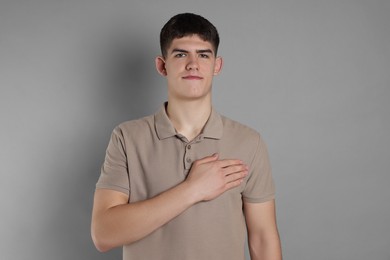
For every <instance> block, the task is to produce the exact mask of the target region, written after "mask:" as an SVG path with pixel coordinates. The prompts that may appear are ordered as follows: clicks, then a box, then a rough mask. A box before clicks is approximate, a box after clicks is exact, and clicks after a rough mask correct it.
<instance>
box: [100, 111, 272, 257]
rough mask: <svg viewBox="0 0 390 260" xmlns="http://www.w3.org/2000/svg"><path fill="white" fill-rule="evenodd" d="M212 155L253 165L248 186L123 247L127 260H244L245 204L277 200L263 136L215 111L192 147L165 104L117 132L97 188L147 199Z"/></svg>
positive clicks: (133, 199)
mask: <svg viewBox="0 0 390 260" xmlns="http://www.w3.org/2000/svg"><path fill="white" fill-rule="evenodd" d="M214 153H218V154H219V156H220V158H221V159H240V160H242V161H244V162H245V163H246V164H247V165H248V166H249V174H248V176H247V177H246V178H245V180H244V182H243V183H242V184H241V185H240V186H239V187H236V188H234V189H232V190H229V191H227V192H225V193H224V194H222V195H221V196H219V197H218V198H216V199H214V200H212V201H208V202H200V203H197V204H195V205H194V206H192V207H191V208H189V209H187V210H186V211H185V212H183V213H182V214H181V215H179V216H177V217H176V218H174V219H172V220H171V221H170V222H168V223H167V224H165V225H164V226H162V227H161V228H159V229H157V230H156V231H154V232H153V233H151V234H150V235H148V236H147V237H145V238H143V239H141V240H139V241H137V242H135V243H133V244H130V245H125V246H124V247H123V259H125V260H130V259H132V260H138V259H142V260H149V259H150V260H152V259H153V260H155V259H161V260H176V259H177V260H201V259H202V260H205V259H212V260H219V259H220V260H230V259H231V260H240V259H245V256H244V245H245V237H246V225H245V218H244V215H243V210H242V205H243V201H246V202H251V203H260V202H265V201H268V200H271V199H273V198H274V184H273V180H272V176H271V167H270V164H269V159H268V153H267V148H266V145H265V143H264V142H263V140H262V138H261V137H260V135H259V134H258V133H257V132H256V131H254V130H252V129H251V128H249V127H247V126H244V125H242V124H240V123H237V122H235V121H232V120H230V119H228V118H226V117H224V116H221V115H219V114H218V113H217V112H216V111H214V110H213V111H212V113H211V115H210V118H209V120H208V121H207V123H206V125H205V127H204V129H203V131H202V133H201V134H200V135H199V136H198V137H197V138H195V139H194V140H192V141H191V142H189V141H188V140H187V139H186V138H185V137H184V136H182V135H180V134H178V133H177V132H176V130H175V129H174V127H173V125H172V123H171V122H170V120H169V118H168V116H167V114H166V111H165V106H163V107H162V108H161V109H160V110H159V111H158V112H157V113H156V114H155V115H152V116H148V117H144V118H141V119H138V120H133V121H128V122H125V123H122V124H120V125H119V126H117V127H116V128H115V129H114V131H113V133H112V136H111V140H110V142H109V145H108V148H107V152H106V158H105V161H104V164H103V166H102V170H101V175H100V178H99V180H98V182H97V185H96V187H97V188H104V189H112V190H117V191H120V192H124V193H126V194H128V195H129V197H130V200H129V203H132V202H136V201H142V200H146V199H149V198H152V197H154V196H156V195H158V194H159V193H161V192H164V191H166V190H167V189H169V188H172V187H174V186H176V185H178V184H179V183H181V182H183V181H184V180H185V178H186V176H187V174H188V172H189V170H190V169H191V165H192V162H194V161H195V160H198V159H201V158H204V157H206V156H210V155H212V154H214Z"/></svg>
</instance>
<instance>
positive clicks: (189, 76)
mask: <svg viewBox="0 0 390 260" xmlns="http://www.w3.org/2000/svg"><path fill="white" fill-rule="evenodd" d="M183 79H188V80H200V79H203V78H202V77H199V76H193V75H188V76H184V77H183Z"/></svg>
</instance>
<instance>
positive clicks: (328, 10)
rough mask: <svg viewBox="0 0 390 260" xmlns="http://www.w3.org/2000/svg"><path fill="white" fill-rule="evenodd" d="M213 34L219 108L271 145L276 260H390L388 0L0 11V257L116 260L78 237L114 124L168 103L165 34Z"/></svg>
mask: <svg viewBox="0 0 390 260" xmlns="http://www.w3.org/2000/svg"><path fill="white" fill-rule="evenodd" d="M186 11H189V12H195V13H199V14H201V15H203V16H205V17H206V18H208V19H209V20H210V21H211V22H213V23H214V24H215V25H216V26H217V28H218V29H219V32H220V36H221V46H220V53H219V54H220V55H222V56H223V57H224V61H225V63H224V68H223V71H222V74H221V75H219V76H218V77H217V78H216V79H215V81H214V105H215V108H216V109H217V110H218V111H219V112H221V113H223V114H225V115H227V116H229V117H231V118H234V119H237V120H238V121H241V122H242V123H245V124H247V125H249V126H251V127H253V128H255V129H257V130H258V131H260V132H261V133H262V135H263V137H264V138H265V140H266V142H267V144H268V146H269V151H270V157H271V162H272V165H273V174H274V179H275V182H276V185H277V214H278V224H279V229H280V235H281V239H282V245H283V254H284V259H287V260H290V259H292V260H306V259H310V260H312V259H316V260H322V259H323V260H329V259H335V260H339V259H354V260H356V259H360V260H367V259H378V260H380V259H381V260H389V259H390V224H389V223H390V206H389V205H390V203H389V199H390V189H389V188H388V186H389V184H390V174H389V168H390V151H389V150H390V149H389V147H390V138H389V133H390V116H389V114H390V113H389V112H390V111H389V110H390V105H389V103H390V102H389V98H390V15H389V14H390V1H388V0H365V1H364V0H339V1H335V0H328V1H319V0H297V1H287V0H285V1H281V0H273V1H271V0H269V1H260V0H258V1H222V0H221V1H211V0H209V1H179V0H171V1H157V0H154V1H135V0H132V1H125V0H122V1H103V0H77V1H76V0H68V1H61V0H35V1H28V0H26V1H23V0H2V1H1V2H0V88H1V92H0V118H1V130H0V131H1V135H0V144H1V149H0V158H1V175H0V178H1V181H0V207H1V214H0V227H1V228H0V254H1V259H10V260H24V259H48V260H51V259H120V258H121V249H117V250H113V251H111V252H109V253H106V254H101V253H99V252H97V251H96V250H95V248H94V246H93V244H92V241H91V238H90V218H91V208H92V198H93V192H94V188H95V183H96V181H97V178H98V176H99V173H100V166H101V164H102V162H103V159H104V153H105V149H106V146H107V143H108V140H109V136H110V133H111V131H112V129H113V128H114V127H115V126H116V125H117V124H118V123H120V122H122V121H125V120H130V119H134V118H138V117H140V116H144V115H148V114H150V113H154V112H155V111H156V110H157V109H158V108H159V107H160V106H161V104H162V102H164V101H165V99H166V94H165V92H166V89H165V88H166V87H165V81H164V79H163V78H162V77H160V76H159V75H158V74H157V72H156V71H155V68H154V57H155V56H156V55H158V54H159V45H158V34H159V31H160V29H161V27H162V25H163V24H164V23H165V22H166V21H167V20H168V19H169V18H170V17H171V16H172V15H174V14H176V13H179V12H186Z"/></svg>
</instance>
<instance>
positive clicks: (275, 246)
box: [248, 234, 282, 260]
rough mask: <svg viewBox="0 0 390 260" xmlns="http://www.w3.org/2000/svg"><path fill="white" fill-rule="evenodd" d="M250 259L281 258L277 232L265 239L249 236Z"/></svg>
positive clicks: (272, 259) (266, 259)
mask: <svg viewBox="0 0 390 260" xmlns="http://www.w3.org/2000/svg"><path fill="white" fill-rule="evenodd" d="M248 243H249V251H250V255H251V260H281V259H282V250H281V245H280V239H279V236H278V235H277V234H275V235H274V236H273V237H269V238H267V239H251V238H249V241H248Z"/></svg>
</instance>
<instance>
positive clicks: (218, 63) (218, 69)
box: [214, 56, 223, 76]
mask: <svg viewBox="0 0 390 260" xmlns="http://www.w3.org/2000/svg"><path fill="white" fill-rule="evenodd" d="M222 66H223V59H222V57H219V56H218V57H217V58H215V64H214V76H216V75H218V74H219V73H220V72H221V70H222Z"/></svg>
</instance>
